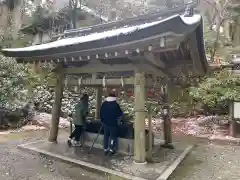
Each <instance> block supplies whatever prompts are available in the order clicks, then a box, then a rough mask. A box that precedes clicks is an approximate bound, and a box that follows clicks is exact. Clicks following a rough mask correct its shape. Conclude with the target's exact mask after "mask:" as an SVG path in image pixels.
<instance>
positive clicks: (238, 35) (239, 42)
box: [233, 17, 240, 46]
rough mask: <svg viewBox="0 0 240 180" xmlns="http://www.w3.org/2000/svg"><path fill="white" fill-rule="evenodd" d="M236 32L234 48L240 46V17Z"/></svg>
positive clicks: (237, 18) (237, 20) (237, 21)
mask: <svg viewBox="0 0 240 180" xmlns="http://www.w3.org/2000/svg"><path fill="white" fill-rule="evenodd" d="M235 28H236V29H235V32H234V36H233V44H234V46H239V45H240V17H236V24H235Z"/></svg>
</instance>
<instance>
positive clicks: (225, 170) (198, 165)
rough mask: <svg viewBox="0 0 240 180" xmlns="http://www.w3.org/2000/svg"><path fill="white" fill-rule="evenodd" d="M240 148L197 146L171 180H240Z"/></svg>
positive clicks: (211, 145)
mask: <svg viewBox="0 0 240 180" xmlns="http://www.w3.org/2000/svg"><path fill="white" fill-rule="evenodd" d="M239 154H240V147H237V146H226V145H225V146H220V145H214V144H208V145H207V144H202V145H199V146H197V147H196V148H195V149H194V150H193V151H192V152H191V154H189V156H188V157H187V158H186V159H185V161H184V162H183V164H181V165H180V167H179V168H177V169H176V171H175V173H174V174H173V175H172V176H171V177H170V179H169V180H239V179H240V170H239V169H240V167H239V165H240V156H239Z"/></svg>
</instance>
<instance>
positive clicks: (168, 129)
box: [162, 84, 173, 149]
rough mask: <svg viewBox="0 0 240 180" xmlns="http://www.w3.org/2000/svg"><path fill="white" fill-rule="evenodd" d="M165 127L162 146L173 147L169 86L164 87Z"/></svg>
mask: <svg viewBox="0 0 240 180" xmlns="http://www.w3.org/2000/svg"><path fill="white" fill-rule="evenodd" d="M162 93H163V116H162V117H163V129H164V144H163V145H162V147H164V148H169V149H173V145H172V122H171V115H170V106H169V97H168V86H167V84H166V85H165V86H164V87H163V92H162Z"/></svg>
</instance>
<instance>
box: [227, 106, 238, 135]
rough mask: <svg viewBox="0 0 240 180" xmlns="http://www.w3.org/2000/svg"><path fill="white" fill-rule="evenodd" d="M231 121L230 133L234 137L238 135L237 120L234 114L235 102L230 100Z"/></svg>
mask: <svg viewBox="0 0 240 180" xmlns="http://www.w3.org/2000/svg"><path fill="white" fill-rule="evenodd" d="M228 104H229V121H230V126H229V135H230V136H232V137H236V136H237V127H236V126H237V122H236V120H235V118H234V115H233V104H234V101H229V103H228Z"/></svg>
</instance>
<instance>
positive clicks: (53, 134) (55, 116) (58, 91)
mask: <svg viewBox="0 0 240 180" xmlns="http://www.w3.org/2000/svg"><path fill="white" fill-rule="evenodd" d="M56 73H57V82H56V87H55V100H54V104H53V109H52V121H51V129H50V135H49V139H48V140H49V141H50V142H57V137H58V126H59V118H60V114H61V105H62V97H63V89H64V73H63V67H62V66H60V65H59V67H58V68H57V71H56Z"/></svg>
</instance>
